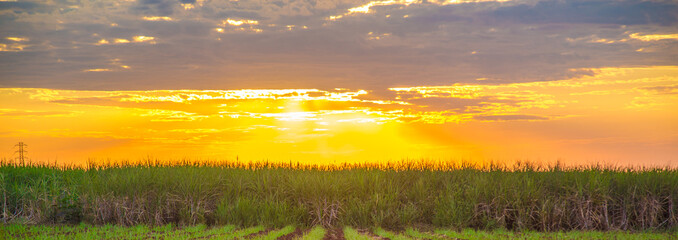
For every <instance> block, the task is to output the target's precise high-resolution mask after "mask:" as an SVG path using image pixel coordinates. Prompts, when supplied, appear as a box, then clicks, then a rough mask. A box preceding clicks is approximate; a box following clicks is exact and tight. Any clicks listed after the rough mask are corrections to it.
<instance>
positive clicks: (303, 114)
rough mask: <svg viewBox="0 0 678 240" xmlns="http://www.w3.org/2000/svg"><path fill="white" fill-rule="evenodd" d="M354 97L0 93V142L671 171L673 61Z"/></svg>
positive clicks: (105, 150) (37, 152)
mask: <svg viewBox="0 0 678 240" xmlns="http://www.w3.org/2000/svg"><path fill="white" fill-rule="evenodd" d="M589 71H592V73H593V74H592V75H591V76H583V77H577V78H572V79H564V80H558V81H546V82H528V83H511V84H485V83H483V82H482V81H478V83H477V84H454V85H449V86H412V87H402V88H389V89H388V91H389V92H391V93H393V94H392V95H390V96H386V95H382V96H379V95H375V94H372V93H371V92H370V91H366V90H360V89H351V90H348V89H333V90H327V91H324V90H317V89H276V90H223V91H222V90H155V91H78V90H54V89H42V88H4V89H0V126H3V127H2V131H0V146H4V147H3V148H5V150H3V151H2V153H3V155H2V157H5V158H12V157H13V156H14V155H12V150H13V149H12V146H13V145H14V144H15V143H16V142H18V141H24V142H25V143H27V144H28V145H29V156H30V157H31V159H33V160H34V161H39V162H40V161H49V162H54V161H57V162H61V163H76V164H80V163H84V162H85V161H86V160H87V159H88V158H96V159H106V158H110V159H130V160H137V159H141V158H144V157H146V156H153V157H158V158H163V159H169V158H173V159H177V158H183V157H187V158H190V159H196V160H199V159H230V160H232V159H234V158H235V157H236V156H238V157H239V159H240V160H263V159H269V160H273V161H290V160H291V161H300V162H304V163H337V162H364V161H367V162H370V161H384V160H400V159H402V158H431V159H443V160H448V159H452V160H459V159H466V160H473V161H486V160H498V161H511V160H516V159H522V160H526V159H527V160H533V161H545V162H548V161H554V160H557V159H561V160H562V161H564V162H566V163H587V164H588V163H594V162H605V163H614V164H636V165H638V164H645V165H647V164H650V165H651V164H659V165H665V164H672V165H676V164H678V160H676V159H675V156H677V154H678V147H677V146H678V124H676V123H677V122H678V111H676V109H678V94H676V93H678V67H675V66H665V67H640V68H603V69H589Z"/></svg>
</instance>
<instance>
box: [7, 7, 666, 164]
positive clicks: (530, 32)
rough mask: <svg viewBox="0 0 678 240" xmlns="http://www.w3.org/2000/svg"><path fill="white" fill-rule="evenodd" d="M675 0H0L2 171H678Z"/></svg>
mask: <svg viewBox="0 0 678 240" xmlns="http://www.w3.org/2000/svg"><path fill="white" fill-rule="evenodd" d="M677 109H678V2H676V1H634V0H606V1H599V0H587V1H580V0H548V1H539V0H501V1H494V0H456V1H455V0H424V1H418V0H378V1H369V0H322V1H315V0H280V1H261V0H259V1H257V0H253V1H247V0H224V1H216V0H136V1H134V0H91V1H70V0H47V1H6V0H0V158H5V159H14V158H15V157H17V154H15V153H14V151H16V150H17V149H16V148H15V147H14V145H15V144H16V143H18V142H20V141H23V142H25V143H26V144H28V157H29V158H30V159H31V161H33V162H49V163H54V162H56V163H58V164H83V163H85V162H87V161H88V160H95V161H98V160H101V161H103V160H106V159H113V160H121V159H127V160H138V159H142V158H148V157H153V158H160V159H182V158H188V159H192V160H222V159H223V160H234V159H238V160H240V161H260V160H268V161H284V162H288V161H292V162H301V163H311V164H317V163H319V164H324V163H343V162H350V163H354V162H384V161H397V160H402V159H413V160H418V159H429V160H431V159H432V160H443V161H447V160H464V161H478V162H481V161H515V160H528V161H535V162H554V161H561V162H564V163H567V164H595V163H604V164H613V165H641V166H654V165H662V166H663V165H673V166H678V158H677V157H676V156H678V110H677Z"/></svg>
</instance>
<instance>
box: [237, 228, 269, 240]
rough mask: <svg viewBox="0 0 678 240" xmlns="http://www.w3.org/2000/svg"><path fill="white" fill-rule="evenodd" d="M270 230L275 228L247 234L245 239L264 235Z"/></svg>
mask: <svg viewBox="0 0 678 240" xmlns="http://www.w3.org/2000/svg"><path fill="white" fill-rule="evenodd" d="M270 231H273V229H264V230H263V231H260V232H257V233H252V234H250V235H247V236H245V237H244V238H243V239H252V238H255V237H259V236H264V235H266V234H268V232H270Z"/></svg>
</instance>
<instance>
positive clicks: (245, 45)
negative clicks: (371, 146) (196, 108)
mask: <svg viewBox="0 0 678 240" xmlns="http://www.w3.org/2000/svg"><path fill="white" fill-rule="evenodd" d="M185 2H186V1H178V0H171V1H170V0H166V1H162V0H141V1H138V2H117V3H113V2H107V1H104V2H94V3H93V4H90V5H86V6H85V5H82V6H80V7H78V8H72V9H74V10H72V11H70V12H62V11H51V12H49V14H27V13H28V12H29V11H36V10H35V9H38V8H45V9H46V8H48V7H54V8H55V9H56V7H58V8H69V6H71V5H72V4H75V3H72V4H71V3H69V4H59V3H57V4H56V5H54V6H43V5H40V4H37V3H36V4H27V5H25V6H23V7H17V6H13V7H12V9H13V10H8V11H4V12H0V28H2V32H3V33H4V34H3V36H11V37H25V38H29V39H30V40H29V41H25V42H19V43H15V42H12V41H10V40H7V39H2V40H0V43H2V44H22V45H25V46H24V47H23V50H22V51H19V52H0V62H1V63H2V64H0V74H1V75H2V76H3V77H2V79H0V86H2V87H49V88H61V89H106V90H115V89H127V90H131V89H159V88H162V89H178V88H191V89H194V88H200V89H232V88H321V89H332V88H335V87H343V88H351V89H356V88H362V89H368V90H372V91H373V93H375V94H376V93H379V94H390V93H388V91H386V89H387V88H389V87H399V86H422V85H451V84H454V83H477V82H476V79H480V78H483V79H487V80H485V81H484V82H485V83H493V84H494V83H513V82H530V81H550V80H559V79H566V78H571V77H576V76H581V75H583V74H590V73H587V72H585V71H577V70H573V69H580V68H597V67H614V66H630V65H633V66H642V65H675V64H676V60H675V59H676V58H675V52H676V49H677V47H676V45H675V44H673V42H670V41H669V42H667V41H661V42H660V41H655V42H641V41H633V40H632V41H622V40H623V39H625V38H628V35H629V34H631V33H636V32H640V33H642V34H652V33H672V32H678V29H677V28H676V26H675V14H673V13H672V12H671V11H672V10H675V7H672V6H673V5H675V3H673V2H648V3H645V2H637V1H610V2H603V1H592V2H581V1H557V2H539V3H536V4H532V5H527V4H520V2H518V3H514V2H507V3H469V4H455V5H448V6H438V5H435V4H412V5H410V6H407V7H402V6H401V5H398V6H396V7H394V6H383V7H374V9H372V12H371V13H369V14H352V15H347V16H345V17H344V18H342V19H339V20H338V21H328V20H327V18H328V17H329V16H332V15H337V14H344V13H346V11H347V9H348V8H351V7H356V6H359V5H361V4H363V3H362V2H361V3H349V2H339V3H332V4H334V5H331V4H330V5H329V6H324V5H323V4H326V5H327V4H329V3H327V2H322V4H321V2H313V1H311V2H307V1H282V2H278V3H271V2H267V1H264V2H251V1H239V2H216V1H214V2H212V1H205V2H204V4H202V5H200V6H196V7H195V8H194V9H190V10H185V9H183V8H182V7H181V6H180V5H179V4H180V3H185ZM0 4H4V3H3V2H0ZM2 6H5V7H6V8H8V6H10V5H7V4H5V5H2ZM91 6H96V7H91ZM321 6H322V7H321ZM634 6H636V7H638V9H635V10H634V8H633V7H634ZM659 6H663V7H661V8H660V7H659ZM401 7H402V8H401ZM559 7H564V8H563V9H562V11H560V10H557V9H558V8H559ZM607 8H611V9H607ZM29 9H33V10H29ZM130 9H131V10H132V11H129V10H130ZM104 10H105V11H104ZM575 10H577V11H575ZM617 10H619V11H620V13H619V14H617V13H615V11H617ZM104 12H105V14H104ZM676 12H678V11H676ZM642 14H646V15H648V17H644V18H642V19H641V18H640V17H639V16H640V15H642ZM672 14H673V15H672ZM405 15H407V16H408V17H407V18H405V17H404V16H405ZM144 16H171V18H172V21H145V20H143V17H144ZM387 16H388V17H387ZM671 16H674V17H671ZM227 18H232V19H251V20H257V21H259V22H258V24H256V25H251V26H246V25H242V26H231V25H224V24H223V23H222V21H224V20H226V19H227ZM615 19H616V20H618V21H616V22H615V21H613V20H615ZM56 20H59V21H56ZM613 22H614V23H616V24H626V23H629V24H628V25H630V26H627V27H624V26H621V25H614V24H603V25H601V24H599V23H613ZM534 23H543V24H537V25H535V24H534ZM630 23H633V24H646V25H638V26H634V25H633V24H630ZM666 24H669V25H668V26H667V25H666ZM671 24H672V25H671ZM288 25H289V26H292V25H294V26H293V27H289V28H288V27H287V26H288ZM304 26H306V28H304ZM216 28H222V29H224V32H223V33H218V32H217V31H216V30H215V29H216ZM240 28H243V29H240ZM252 29H261V31H262V32H259V33H255V32H254V31H252ZM135 36H149V37H153V38H154V41H153V43H154V44H153V43H150V42H144V43H140V42H133V38H134V37H135ZM115 39H126V40H128V41H130V43H124V44H115V43H114V40H115ZM101 40H106V41H108V42H109V43H108V44H99V45H96V43H97V42H99V41H101ZM602 40H605V41H612V42H611V43H602V42H596V41H602ZM639 48H645V49H646V50H647V51H644V52H642V53H639V52H636V50H637V49H639ZM116 59H117V60H116ZM116 64H117V65H116ZM120 65H125V66H129V68H125V69H123V68H121V67H120ZM87 69H110V70H111V71H107V72H87V71H86V70H87ZM431 101H433V100H431ZM439 104H443V105H441V106H445V103H442V102H441V103H439Z"/></svg>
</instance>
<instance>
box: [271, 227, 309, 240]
mask: <svg viewBox="0 0 678 240" xmlns="http://www.w3.org/2000/svg"><path fill="white" fill-rule="evenodd" d="M308 231H309V230H305V231H304V230H301V229H299V228H297V230H294V232H292V233H290V234H287V235H283V236H282V237H279V238H278V240H292V239H295V238H298V237H301V236H303V235H304V233H306V232H308Z"/></svg>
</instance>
